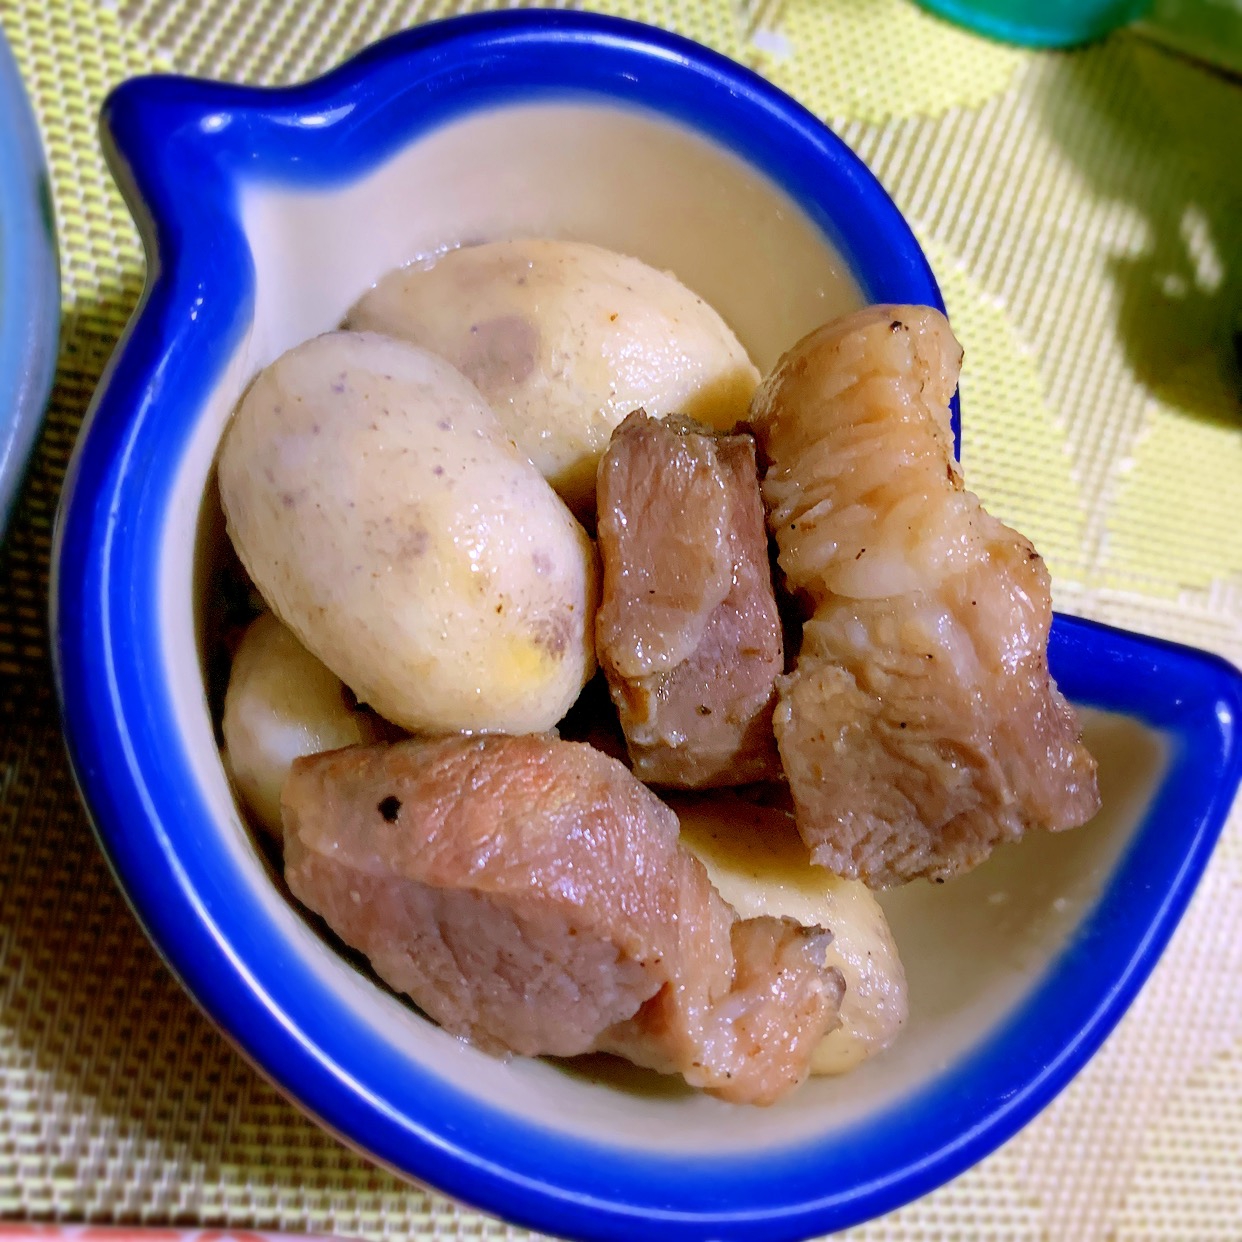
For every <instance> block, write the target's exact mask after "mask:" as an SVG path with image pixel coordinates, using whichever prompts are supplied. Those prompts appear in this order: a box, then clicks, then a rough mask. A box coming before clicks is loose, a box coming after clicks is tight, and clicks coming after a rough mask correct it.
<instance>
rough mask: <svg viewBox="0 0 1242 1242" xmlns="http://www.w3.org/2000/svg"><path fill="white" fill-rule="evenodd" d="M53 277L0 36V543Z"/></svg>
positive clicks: (54, 312)
mask: <svg viewBox="0 0 1242 1242" xmlns="http://www.w3.org/2000/svg"><path fill="white" fill-rule="evenodd" d="M59 338H60V272H59V269H58V265H57V259H56V226H55V224H54V223H53V219H52V196H51V190H50V188H49V186H48V179H47V166H46V164H45V163H44V159H43V148H42V145H41V144H40V142H39V128H38V126H37V125H36V124H35V118H34V113H33V112H32V111H31V109H30V101H29V100H28V99H27V98H26V93H25V91H24V90H23V89H22V80H21V75H20V74H19V73H18V70H17V64H16V62H15V61H14V60H13V54H12V52H11V51H10V50H9V46H8V44H7V43H6V42H5V40H4V36H3V35H2V34H0V542H3V539H4V530H5V527H6V526H7V524H8V519H9V516H10V515H11V513H12V511H13V506H14V505H15V503H16V501H17V494H18V491H19V489H20V487H21V481H22V476H23V474H24V472H25V469H26V463H27V460H28V458H29V456H30V451H31V449H32V448H33V447H34V442H35V438H36V436H37V435H38V431H39V426H40V424H41V422H42V421H43V412H44V409H45V407H46V405H47V399H48V396H49V394H50V393H51V391H52V379H53V376H54V375H55V373H56V347H57V343H58V341H59Z"/></svg>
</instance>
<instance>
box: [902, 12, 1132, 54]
mask: <svg viewBox="0 0 1242 1242" xmlns="http://www.w3.org/2000/svg"><path fill="white" fill-rule="evenodd" d="M918 2H919V3H920V4H921V5H922V6H923V7H924V8H925V9H929V10H930V11H931V12H933V13H935V14H937V15H938V16H940V17H944V18H947V19H948V20H949V21H952V22H957V23H958V24H959V25H961V26H967V27H969V28H970V29H971V30H974V31H977V32H978V33H979V34H983V35H988V36H989V37H990V38H993V39H1001V40H1003V41H1004V42H1006V43H1021V44H1024V45H1025V46H1027V47H1072V46H1074V45H1075V44H1078V43H1090V42H1091V40H1093V39H1101V38H1103V37H1104V36H1105V35H1106V34H1108V32H1109V31H1110V30H1115V29H1116V28H1117V27H1118V26H1125V25H1127V24H1128V23H1129V22H1132V21H1134V20H1135V19H1136V18H1139V17H1142V16H1143V15H1144V14H1145V13H1146V12H1147V11H1148V9H1150V8H1151V0H918Z"/></svg>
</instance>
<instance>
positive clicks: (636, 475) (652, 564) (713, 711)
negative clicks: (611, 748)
mask: <svg viewBox="0 0 1242 1242" xmlns="http://www.w3.org/2000/svg"><path fill="white" fill-rule="evenodd" d="M598 504H599V549H600V557H601V560H602V562H603V570H604V582H603V600H602V602H601V604H600V609H599V612H598V614H597V615H596V621H595V639H596V652H597V655H598V657H599V662H600V665H601V666H602V667H603V669H604V672H605V673H606V675H607V677H608V684H609V686H610V688H611V690H612V697H613V701H614V702H615V703H616V705H617V710H618V712H619V713H620V716H621V725H622V727H623V728H624V730H625V737H626V743H627V745H628V746H629V751H630V759H631V762H632V763H633V765H634V771H635V773H636V774H637V775H638V776H640V777H641V778H642V779H643V780H645V781H650V782H652V783H654V784H661V785H675V786H680V787H683V788H691V789H694V788H704V787H708V786H714V785H741V784H746V783H747V782H749V781H758V780H767V779H771V778H772V777H774V776H777V775H778V774H779V771H780V765H779V760H778V758H777V753H776V745H775V741H774V738H773V734H772V708H773V704H774V702H775V689H774V686H775V682H776V678H777V676H778V675H779V674H780V672H781V671H782V668H783V661H784V648H783V643H782V638H781V623H780V616H779V614H778V613H777V610H776V600H775V598H774V596H773V593H772V571H771V567H770V566H769V564H768V543H767V534H766V531H765V529H764V523H763V503H762V501H761V499H760V496H759V483H758V474H757V471H756V467H755V445H754V440H753V439H752V438H751V437H750V436H744V435H732V436H717V435H714V434H712V433H711V432H710V431H709V430H708V429H706V428H703V427H701V426H699V425H698V424H696V423H691V422H689V421H688V420H684V419H666V420H664V421H663V422H661V421H658V420H656V419H652V418H648V417H647V415H646V414H644V413H643V412H642V411H641V410H638V411H635V412H634V413H633V414H631V415H630V416H629V417H628V418H627V419H626V420H625V422H623V423H622V424H621V426H620V427H618V428H617V430H616V431H615V432H613V436H612V442H611V443H610V444H609V446H608V451H607V453H606V454H605V456H604V459H603V461H602V462H601V463H600V470H599V494H598Z"/></svg>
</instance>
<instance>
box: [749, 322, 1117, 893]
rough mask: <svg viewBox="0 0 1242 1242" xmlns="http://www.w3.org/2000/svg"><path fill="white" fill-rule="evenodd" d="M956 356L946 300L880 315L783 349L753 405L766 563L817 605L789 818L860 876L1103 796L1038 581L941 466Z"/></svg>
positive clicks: (810, 627) (1062, 817) (1027, 550)
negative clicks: (768, 550) (1053, 645)
mask: <svg viewBox="0 0 1242 1242" xmlns="http://www.w3.org/2000/svg"><path fill="white" fill-rule="evenodd" d="M961 362H962V351H961V347H960V346H959V345H958V343H957V341H956V340H955V339H954V337H953V334H952V332H951V331H950V329H949V325H948V323H947V321H946V320H945V318H944V316H943V315H941V314H940V313H939V312H937V311H935V310H932V309H930V308H928V307H920V306H876V307H871V308H869V309H867V310H863V311H860V312H858V313H856V314H854V315H850V316H847V317H845V318H843V319H839V320H836V321H835V322H833V323H829V324H827V325H825V326H824V327H822V328H820V329H818V330H817V331H815V332H812V333H811V334H810V335H809V336H807V337H805V338H804V339H803V340H802V341H800V342H799V343H798V344H797V345H795V346H794V348H793V349H792V350H790V351H789V352H788V353H787V354H786V355H785V356H784V357H783V358H782V359H781V360H780V362H779V363H778V364H777V366H776V369H775V370H774V371H773V372H772V374H771V375H770V376H769V377H768V378H767V379H766V380H765V381H764V383H763V385H762V386H761V388H760V390H759V392H758V393H757V394H756V396H755V401H754V404H753V406H752V410H751V420H752V424H753V426H754V428H755V431H756V434H757V436H758V439H759V444H760V448H761V451H762V453H763V455H764V457H765V459H766V461H767V469H766V473H765V476H764V480H763V494H764V499H765V501H766V503H767V506H768V516H769V524H770V526H771V529H772V531H773V533H774V534H775V536H776V541H777V545H778V548H779V558H778V559H779V564H780V567H781V569H782V570H783V571H784V573H785V579H786V582H787V584H788V585H789V587H790V588H791V590H793V591H795V592H796V593H798V594H799V595H800V596H801V597H802V598H803V599H804V601H805V602H806V603H807V605H808V607H809V608H810V609H811V612H810V617H809V619H808V620H807V621H806V622H805V624H804V626H803V632H802V646H801V650H800V651H799V654H798V659H797V663H796V666H795V669H794V671H793V673H792V674H791V675H790V676H788V677H784V678H782V679H781V681H780V683H779V694H780V703H779V705H778V707H777V710H776V715H775V720H774V726H775V730H776V737H777V742H778V744H779V747H780V753H781V758H782V760H783V762H784V767H785V772H786V775H787V777H788V779H789V784H790V788H791V791H792V793H793V798H794V803H795V808H796V813H797V822H798V827H799V830H800V831H801V833H802V836H803V838H804V840H805V841H806V842H807V844H808V845H809V846H810V847H811V850H812V856H813V858H814V860H815V861H816V862H817V863H821V864H822V865H823V866H825V867H827V868H829V869H830V870H831V871H834V872H836V873H838V874H839V875H843V876H848V877H851V878H859V877H861V878H862V879H865V880H866V881H867V883H868V884H870V885H872V886H873V887H883V886H885V885H889V884H894V883H899V882H901V881H904V880H909V879H911V878H913V877H915V876H928V877H930V878H932V879H935V880H943V879H946V878H948V877H950V876H954V875H957V874H959V873H961V872H964V871H967V870H969V869H970V868H971V867H974V866H975V865H976V864H978V863H980V862H982V861H983V859H985V858H986V857H987V856H988V854H989V852H990V851H991V849H992V847H993V846H994V845H995V844H996V843H997V842H999V841H1014V840H1017V839H1018V838H1019V837H1021V836H1022V834H1023V832H1024V831H1026V830H1028V829H1032V828H1044V829H1049V830H1051V831H1059V830H1061V829H1065V828H1073V827H1076V826H1077V825H1079V824H1082V823H1085V822H1086V821H1087V820H1088V819H1090V818H1091V816H1092V815H1094V814H1095V812H1096V811H1097V810H1098V809H1099V805H1100V799H1099V793H1098V791H1097V787H1096V771H1095V761H1094V760H1093V759H1092V757H1091V755H1090V754H1089V753H1088V752H1087V750H1086V748H1085V747H1084V746H1083V744H1082V740H1081V733H1080V729H1079V724H1078V720H1077V718H1076V716H1075V714H1074V711H1073V709H1072V708H1071V707H1070V705H1069V704H1068V703H1067V702H1066V701H1065V699H1064V698H1063V697H1062V696H1061V694H1060V693H1059V691H1058V690H1057V687H1056V685H1055V683H1054V682H1053V680H1052V677H1051V676H1050V675H1049V672H1048V657H1047V646H1048V629H1049V625H1050V623H1051V618H1052V605H1051V600H1050V597H1049V578H1048V571H1047V569H1046V568H1045V566H1044V562H1043V560H1042V559H1041V558H1040V557H1039V555H1038V553H1037V552H1036V551H1035V549H1034V548H1033V547H1032V546H1031V544H1030V543H1029V542H1028V541H1027V540H1026V539H1025V538H1023V537H1022V536H1021V535H1020V534H1018V533H1017V532H1016V531H1014V530H1011V529H1010V528H1009V527H1007V526H1005V525H1004V524H1003V523H1001V522H999V521H997V519H995V518H993V517H990V516H989V515H988V514H987V513H986V512H984V510H983V508H982V507H981V505H980V504H979V500H978V498H977V497H976V496H975V495H974V494H973V493H971V492H968V491H966V490H965V487H964V485H963V482H962V475H961V472H960V470H959V468H958V465H957V463H956V461H955V460H954V457H953V439H952V432H951V429H950V425H949V409H948V403H949V400H950V398H951V397H952V395H953V390H954V388H955V387H956V385H957V377H958V373H959V371H960V369H961Z"/></svg>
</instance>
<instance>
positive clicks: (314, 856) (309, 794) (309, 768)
mask: <svg viewBox="0 0 1242 1242" xmlns="http://www.w3.org/2000/svg"><path fill="white" fill-rule="evenodd" d="M282 810H283V815H284V824H285V875H286V878H287V880H288V882H289V887H290V889H291V890H292V891H293V894H294V896H296V897H297V898H298V899H299V900H300V901H302V902H303V903H304V904H305V905H307V906H309V907H310V908H311V909H312V910H314V911H316V912H317V913H318V914H320V915H322V916H323V918H324V919H325V920H326V921H327V922H328V924H329V926H331V927H332V928H333V930H335V931H336V932H337V934H338V935H340V936H341V938H342V939H343V940H345V941H346V942H347V943H349V944H351V945H353V946H354V947H355V948H357V949H360V950H361V951H362V952H363V953H365V954H366V955H367V957H368V958H370V960H371V963H372V965H373V966H374V967H375V970H376V972H377V973H378V974H379V975H380V977H381V978H383V979H384V980H385V981H386V982H388V983H389V984H390V985H391V986H392V987H394V988H396V989H397V990H398V991H401V992H406V993H408V994H409V995H410V996H411V997H412V998H413V999H414V1001H415V1002H416V1003H417V1004H418V1005H419V1006H420V1007H421V1008H422V1009H423V1010H424V1011H425V1012H426V1013H427V1014H429V1015H430V1016H431V1017H432V1018H434V1019H435V1020H436V1021H437V1022H439V1023H440V1024H441V1025H442V1026H443V1027H444V1028H445V1029H446V1030H448V1031H451V1032H452V1033H453V1034H455V1035H459V1036H463V1037H465V1038H467V1039H470V1040H472V1041H473V1042H475V1043H477V1044H479V1045H480V1046H482V1047H484V1048H487V1049H489V1050H491V1051H494V1052H503V1051H512V1052H519V1053H524V1054H527V1055H532V1056H533V1055H540V1054H545V1053H546V1054H552V1055H556V1056H573V1055H576V1054H578V1053H584V1052H591V1051H613V1052H619V1053H621V1054H622V1055H624V1056H627V1057H629V1058H630V1059H631V1060H633V1061H635V1062H637V1063H639V1064H641V1065H647V1066H651V1067H652V1068H655V1069H658V1070H661V1071H663V1072H665V1073H679V1074H681V1075H683V1076H684V1077H685V1079H686V1081H687V1082H689V1083H691V1084H692V1085H694V1086H697V1087H704V1088H706V1089H707V1090H708V1091H711V1092H713V1093H714V1094H716V1095H719V1096H720V1097H722V1098H723V1099H726V1100H732V1101H735V1102H739V1103H755V1104H766V1103H769V1102H771V1101H772V1100H775V1099H777V1098H778V1097H779V1096H781V1095H783V1094H784V1093H785V1092H786V1091H787V1090H789V1089H790V1088H792V1087H793V1086H795V1085H796V1084H797V1083H799V1082H801V1081H802V1079H803V1078H804V1077H805V1075H806V1073H807V1071H808V1068H809V1065H810V1059H811V1054H812V1052H813V1051H814V1049H815V1046H816V1045H817V1044H818V1042H819V1040H820V1038H821V1037H822V1036H823V1035H824V1033H825V1032H827V1031H829V1030H831V1029H833V1028H834V1027H835V1026H836V1024H837V1022H838V1012H839V1009H840V1001H841V996H842V993H843V990H844V984H843V982H842V979H841V976H840V974H839V972H837V971H835V970H833V969H831V968H829V967H827V966H826V965H825V961H824V958H825V951H826V948H827V944H828V942H829V940H830V939H831V937H830V934H829V933H828V932H826V931H824V930H823V929H820V928H811V929H807V928H803V927H800V926H799V925H798V924H796V923H794V922H793V921H792V920H786V919H774V918H758V919H748V920H745V921H739V920H738V919H737V916H736V915H735V914H734V912H733V910H732V908H731V907H729V906H728V905H726V904H725V902H724V901H723V900H722V898H721V897H720V895H719V894H718V893H717V892H716V890H715V889H714V888H712V886H711V884H710V883H709V881H708V879H707V873H706V871H705V870H704V868H703V866H702V864H701V863H700V862H699V861H698V860H697V859H695V858H694V857H693V856H692V855H691V854H690V853H689V852H688V851H686V850H684V849H682V848H681V847H680V846H679V845H678V843H677V833H678V826H677V817H676V816H675V815H674V814H673V812H672V811H671V810H669V808H668V807H666V806H665V805H664V804H663V803H662V802H661V801H660V800H659V799H658V798H657V797H656V796H655V795H654V794H653V793H651V792H650V791H649V790H648V789H647V788H646V787H645V786H644V785H642V784H641V783H640V782H639V781H637V780H635V779H634V777H633V776H631V775H630V773H629V772H628V771H627V770H626V768H625V767H624V766H623V765H622V764H620V763H618V762H617V761H616V760H615V759H610V758H608V756H606V755H604V754H601V753H600V752H599V751H596V750H593V749H592V748H591V747H590V746H585V745H582V744H580V743H574V742H561V741H557V740H556V739H554V738H550V737H546V736H529V737H502V736H490V737H480V738H464V737H458V738H449V739H445V740H441V741H432V742H426V741H418V740H410V741H404V742H399V743H396V744H395V745H392V746H387V747H385V746H367V747H351V748H349V749H346V750H339V751H333V752H330V753H327V754H322V755H316V756H312V757H308V758H305V759H301V760H298V761H297V762H296V763H295V764H294V767H293V771H292V773H291V774H290V777H289V779H288V781H287V782H286V784H285V787H284V792H283V797H282Z"/></svg>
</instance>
